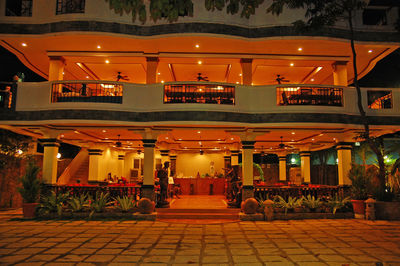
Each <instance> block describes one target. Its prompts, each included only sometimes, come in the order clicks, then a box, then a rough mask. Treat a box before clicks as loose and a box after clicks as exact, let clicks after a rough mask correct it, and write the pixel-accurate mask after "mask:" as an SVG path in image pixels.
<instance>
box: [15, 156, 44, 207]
mask: <svg viewBox="0 0 400 266" xmlns="http://www.w3.org/2000/svg"><path fill="white" fill-rule="evenodd" d="M39 170H40V168H39V167H38V166H37V165H36V164H35V163H34V162H33V161H30V162H29V163H28V166H27V168H26V172H25V175H24V176H23V177H22V178H21V179H20V181H21V184H22V187H19V188H18V192H19V193H20V194H21V196H22V198H23V199H24V202H25V203H35V202H37V200H38V197H39V192H40V180H39V179H38V178H37V175H38V173H39Z"/></svg>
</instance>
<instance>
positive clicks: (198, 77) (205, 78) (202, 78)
mask: <svg viewBox="0 0 400 266" xmlns="http://www.w3.org/2000/svg"><path fill="white" fill-rule="evenodd" d="M196 79H197V81H209V80H208V77H203V76H202V75H201V73H197V77H196Z"/></svg>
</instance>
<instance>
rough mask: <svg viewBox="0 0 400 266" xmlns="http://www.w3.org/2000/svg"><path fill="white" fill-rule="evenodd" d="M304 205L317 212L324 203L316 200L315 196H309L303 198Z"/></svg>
mask: <svg viewBox="0 0 400 266" xmlns="http://www.w3.org/2000/svg"><path fill="white" fill-rule="evenodd" d="M302 204H303V205H304V206H305V207H307V208H309V209H311V210H315V209H318V208H319V207H321V206H322V204H323V202H322V201H321V200H320V199H319V198H317V199H316V198H315V197H314V196H311V195H307V197H304V196H303V197H302Z"/></svg>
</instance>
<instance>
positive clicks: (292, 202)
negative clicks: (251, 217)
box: [276, 195, 302, 214]
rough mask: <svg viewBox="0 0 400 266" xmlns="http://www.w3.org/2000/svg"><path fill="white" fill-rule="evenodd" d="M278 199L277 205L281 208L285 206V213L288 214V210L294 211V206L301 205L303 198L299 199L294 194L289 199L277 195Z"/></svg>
mask: <svg viewBox="0 0 400 266" xmlns="http://www.w3.org/2000/svg"><path fill="white" fill-rule="evenodd" d="M276 199H277V202H276V206H277V207H279V208H284V209H285V214H287V212H288V210H290V211H292V210H293V209H294V208H297V207H300V206H301V204H302V199H301V198H300V199H298V198H296V197H292V196H289V198H288V200H287V201H286V200H285V199H284V198H282V197H281V196H279V195H278V196H277V197H276Z"/></svg>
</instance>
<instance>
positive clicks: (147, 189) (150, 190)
mask: <svg viewBox="0 0 400 266" xmlns="http://www.w3.org/2000/svg"><path fill="white" fill-rule="evenodd" d="M154 196H155V193H154V186H153V185H142V198H148V199H149V200H151V201H155V197H154Z"/></svg>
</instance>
